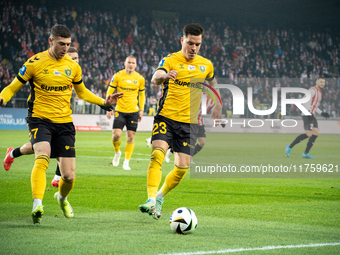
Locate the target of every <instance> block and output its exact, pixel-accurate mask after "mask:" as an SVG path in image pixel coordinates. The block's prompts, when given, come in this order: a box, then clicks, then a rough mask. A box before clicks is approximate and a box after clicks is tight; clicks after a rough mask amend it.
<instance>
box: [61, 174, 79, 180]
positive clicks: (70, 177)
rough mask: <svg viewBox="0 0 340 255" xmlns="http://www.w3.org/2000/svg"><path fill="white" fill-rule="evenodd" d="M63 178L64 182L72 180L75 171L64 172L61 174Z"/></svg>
mask: <svg viewBox="0 0 340 255" xmlns="http://www.w3.org/2000/svg"><path fill="white" fill-rule="evenodd" d="M62 177H63V179H64V181H66V182H73V180H74V179H75V177H76V175H75V173H74V172H73V173H66V174H63V176H62Z"/></svg>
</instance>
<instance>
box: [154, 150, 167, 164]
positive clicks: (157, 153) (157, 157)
mask: <svg viewBox="0 0 340 255" xmlns="http://www.w3.org/2000/svg"><path fill="white" fill-rule="evenodd" d="M164 157H165V152H164V150H163V149H162V148H155V149H154V150H153V151H152V153H151V161H153V162H156V163H158V164H160V165H162V163H163V160H164Z"/></svg>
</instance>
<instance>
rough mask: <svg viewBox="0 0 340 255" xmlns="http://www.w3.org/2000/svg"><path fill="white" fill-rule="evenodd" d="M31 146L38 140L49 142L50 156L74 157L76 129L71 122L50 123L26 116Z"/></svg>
mask: <svg viewBox="0 0 340 255" xmlns="http://www.w3.org/2000/svg"><path fill="white" fill-rule="evenodd" d="M26 121H27V126H28V130H29V132H30V134H29V135H30V141H31V144H32V146H33V145H34V144H35V143H38V142H49V143H50V146H51V155H50V158H57V157H66V158H74V157H75V156H76V150H75V146H74V144H75V141H76V139H75V135H76V130H75V128H74V125H73V123H72V122H69V123H52V122H50V121H48V120H43V119H40V118H35V117H27V118H26Z"/></svg>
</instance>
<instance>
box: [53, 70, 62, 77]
mask: <svg viewBox="0 0 340 255" xmlns="http://www.w3.org/2000/svg"><path fill="white" fill-rule="evenodd" d="M53 74H54V75H58V76H61V73H60V72H59V71H58V70H54V72H53Z"/></svg>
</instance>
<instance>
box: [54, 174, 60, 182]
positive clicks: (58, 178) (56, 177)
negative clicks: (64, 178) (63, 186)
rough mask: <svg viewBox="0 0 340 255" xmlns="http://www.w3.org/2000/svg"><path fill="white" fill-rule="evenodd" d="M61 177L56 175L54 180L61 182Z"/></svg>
mask: <svg viewBox="0 0 340 255" xmlns="http://www.w3.org/2000/svg"><path fill="white" fill-rule="evenodd" d="M60 177H61V176H59V175H54V178H53V179H54V180H57V181H59V180H60Z"/></svg>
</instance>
